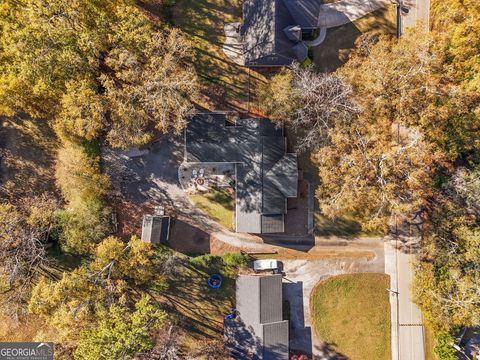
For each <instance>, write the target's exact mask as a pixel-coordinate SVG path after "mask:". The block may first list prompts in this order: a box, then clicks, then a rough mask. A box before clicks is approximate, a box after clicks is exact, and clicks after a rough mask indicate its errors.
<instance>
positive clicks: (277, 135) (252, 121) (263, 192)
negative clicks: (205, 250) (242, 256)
mask: <svg viewBox="0 0 480 360" xmlns="http://www.w3.org/2000/svg"><path fill="white" fill-rule="evenodd" d="M185 163H188V164H202V163H213V164H215V163H231V164H234V166H235V230H236V231H237V232H246V233H256V234H261V233H281V232H284V220H285V214H286V213H287V199H288V198H295V197H297V188H298V170H297V169H298V165H297V156H296V154H293V153H287V144H286V138H285V136H284V134H283V129H282V128H280V127H276V126H275V124H273V123H272V122H271V121H270V120H268V119H264V118H248V119H237V120H236V121H235V123H233V124H232V123H231V122H229V121H228V120H227V117H226V115H225V114H224V113H205V114H197V115H195V116H194V117H193V118H192V119H191V120H190V121H189V123H188V125H187V128H186V129H185Z"/></svg>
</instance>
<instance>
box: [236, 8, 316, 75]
mask: <svg viewBox="0 0 480 360" xmlns="http://www.w3.org/2000/svg"><path fill="white" fill-rule="evenodd" d="M320 5H321V2H320V0H245V1H244V3H243V24H242V26H241V28H240V35H241V37H242V40H243V42H244V44H245V65H246V66H282V65H289V64H291V63H292V61H294V60H298V61H300V62H302V61H303V60H305V59H306V58H307V56H308V48H307V47H306V45H305V44H298V43H299V42H301V40H302V28H304V29H311V28H316V27H318V24H317V23H318V16H319V13H320ZM299 45H302V46H299Z"/></svg>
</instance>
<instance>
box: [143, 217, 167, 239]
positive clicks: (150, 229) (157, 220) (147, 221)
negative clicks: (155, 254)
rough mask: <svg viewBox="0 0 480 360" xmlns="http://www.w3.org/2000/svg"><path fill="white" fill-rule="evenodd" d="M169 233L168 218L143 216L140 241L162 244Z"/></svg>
mask: <svg viewBox="0 0 480 360" xmlns="http://www.w3.org/2000/svg"><path fill="white" fill-rule="evenodd" d="M169 233H170V216H165V215H144V216H143V222H142V240H143V241H145V242H149V243H152V244H164V243H166V242H167V241H168V237H169Z"/></svg>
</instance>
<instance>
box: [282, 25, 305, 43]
mask: <svg viewBox="0 0 480 360" xmlns="http://www.w3.org/2000/svg"><path fill="white" fill-rule="evenodd" d="M283 32H284V33H285V35H287V37H288V38H289V39H290V40H291V41H294V42H299V41H302V28H301V27H300V25H291V26H287V27H286V28H285V29H283Z"/></svg>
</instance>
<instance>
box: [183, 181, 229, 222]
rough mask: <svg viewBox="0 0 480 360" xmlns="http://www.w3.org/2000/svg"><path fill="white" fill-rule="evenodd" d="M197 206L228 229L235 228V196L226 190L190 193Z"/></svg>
mask: <svg viewBox="0 0 480 360" xmlns="http://www.w3.org/2000/svg"><path fill="white" fill-rule="evenodd" d="M190 199H191V200H192V201H193V202H194V203H195V205H196V206H197V207H199V208H200V209H202V210H203V211H205V212H206V213H207V214H208V215H209V216H210V217H211V218H212V219H214V220H215V221H217V222H219V223H220V224H222V225H223V226H225V227H226V228H227V229H232V228H233V209H234V196H233V194H229V193H228V192H227V191H225V190H213V191H211V192H207V193H197V194H193V195H190Z"/></svg>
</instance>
